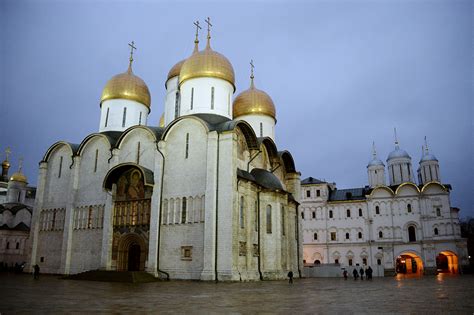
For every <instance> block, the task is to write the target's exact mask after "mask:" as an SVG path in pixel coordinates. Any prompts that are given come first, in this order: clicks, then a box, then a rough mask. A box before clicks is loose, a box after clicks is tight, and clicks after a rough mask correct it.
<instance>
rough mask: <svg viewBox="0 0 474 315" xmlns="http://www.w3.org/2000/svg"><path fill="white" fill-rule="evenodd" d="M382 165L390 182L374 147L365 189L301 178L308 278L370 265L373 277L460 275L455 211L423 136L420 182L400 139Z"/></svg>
mask: <svg viewBox="0 0 474 315" xmlns="http://www.w3.org/2000/svg"><path fill="white" fill-rule="evenodd" d="M395 138H396V137H395ZM387 166H388V168H387V171H388V178H389V180H388V185H387V183H386V179H385V178H386V176H385V165H384V163H383V162H382V161H381V160H380V159H379V158H378V157H377V154H376V151H375V146H374V148H373V157H372V159H371V160H370V162H369V163H368V165H367V173H368V180H369V185H368V186H365V187H360V188H352V189H337V188H336V185H335V184H334V183H329V182H326V181H321V180H317V179H315V178H312V177H309V178H306V179H305V180H303V181H302V183H301V184H302V186H301V189H302V195H301V206H300V210H299V211H300V215H301V218H302V220H303V244H304V245H303V246H304V263H305V266H306V267H305V272H306V274H307V275H308V276H341V275H342V271H341V268H342V269H346V270H348V271H349V273H350V274H351V273H352V271H353V269H354V268H355V269H357V270H360V268H364V269H365V268H368V266H371V268H372V269H373V270H374V275H375V276H383V275H392V274H394V273H418V274H422V273H424V274H434V273H437V272H450V273H458V272H460V271H461V269H462V265H468V255H467V244H466V239H463V238H461V232H460V226H459V213H458V212H459V209H458V208H453V207H451V202H450V197H449V193H450V190H451V186H450V185H449V184H443V183H442V182H441V177H440V170H439V163H438V159H437V158H436V157H435V156H434V155H433V154H431V153H430V152H429V150H428V145H427V143H426V141H425V146H424V148H423V149H422V157H421V160H420V162H419V168H418V171H417V174H418V184H416V183H415V180H414V173H413V170H412V164H411V157H410V156H409V155H408V153H407V152H406V151H405V150H403V149H401V148H400V146H399V143H398V140H395V149H394V150H393V151H392V152H390V154H389V155H388V158H387Z"/></svg>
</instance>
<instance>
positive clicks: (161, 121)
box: [160, 113, 165, 128]
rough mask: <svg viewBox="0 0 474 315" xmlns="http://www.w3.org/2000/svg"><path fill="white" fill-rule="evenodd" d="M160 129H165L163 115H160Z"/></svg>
mask: <svg viewBox="0 0 474 315" xmlns="http://www.w3.org/2000/svg"><path fill="white" fill-rule="evenodd" d="M160 127H161V128H165V113H163V114H161V117H160Z"/></svg>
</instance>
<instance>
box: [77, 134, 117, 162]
mask: <svg viewBox="0 0 474 315" xmlns="http://www.w3.org/2000/svg"><path fill="white" fill-rule="evenodd" d="M94 138H103V139H105V140H106V141H107V143H108V144H109V148H108V149H109V150H110V149H111V148H112V144H111V143H110V140H109V138H107V137H106V136H105V135H103V134H101V133H93V134H90V135H88V136H87V137H85V138H84V140H82V142H81V144H80V145H79V148H78V149H77V155H79V156H81V155H82V153H83V152H84V148H85V147H86V146H87V144H88V143H89V142H90V141H91V140H92V139H94Z"/></svg>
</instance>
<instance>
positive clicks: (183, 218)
mask: <svg viewBox="0 0 474 315" xmlns="http://www.w3.org/2000/svg"><path fill="white" fill-rule="evenodd" d="M182 202H183V204H182V206H181V210H182V211H181V223H183V224H184V223H186V215H187V213H186V211H187V210H186V206H187V202H186V197H183V201H182Z"/></svg>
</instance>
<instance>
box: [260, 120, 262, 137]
mask: <svg viewBox="0 0 474 315" xmlns="http://www.w3.org/2000/svg"><path fill="white" fill-rule="evenodd" d="M260 137H263V123H260Z"/></svg>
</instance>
